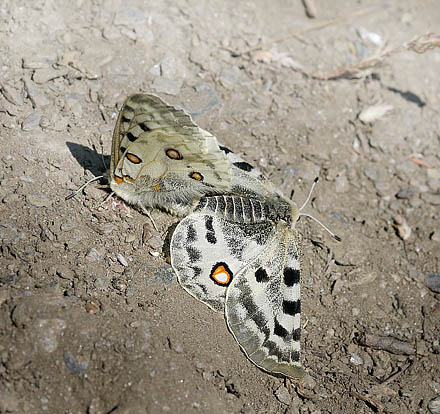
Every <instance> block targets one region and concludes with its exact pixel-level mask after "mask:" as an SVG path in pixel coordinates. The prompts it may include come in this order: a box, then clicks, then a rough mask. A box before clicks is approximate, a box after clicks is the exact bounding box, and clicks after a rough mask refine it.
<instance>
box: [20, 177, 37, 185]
mask: <svg viewBox="0 0 440 414" xmlns="http://www.w3.org/2000/svg"><path fill="white" fill-rule="evenodd" d="M20 181H23V182H24V183H34V182H35V181H34V179H33V178H31V177H28V176H27V175H22V176H20Z"/></svg>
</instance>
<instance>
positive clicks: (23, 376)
mask: <svg viewBox="0 0 440 414" xmlns="http://www.w3.org/2000/svg"><path fill="white" fill-rule="evenodd" d="M382 3H385V2H373V1H367V0H359V1H356V2H351V1H344V0H335V1H333V2H331V4H332V7H328V4H329V3H328V2H326V1H324V0H315V6H316V13H317V15H316V17H315V18H314V19H311V18H309V17H307V15H306V13H305V10H304V6H303V3H301V2H300V1H299V0H297V1H291V2H287V1H283V0H274V1H273V2H271V3H270V4H271V6H270V7H269V6H268V3H267V2H265V1H263V0H256V1H246V2H245V1H232V0H212V1H209V2H208V1H204V2H203V1H202V2H200V1H199V2H198V1H192V0H191V1H190V0H187V1H185V0H177V1H166V0H162V1H151V2H143V1H141V0H128V1H119V0H112V1H104V0H93V1H86V0H75V1H69V2H68V1H61V0H60V1H56V0H36V1H32V2H30V1H24V0H3V1H2V2H1V5H0V52H1V53H0V62H1V68H0V70H1V73H0V88H1V94H0V140H1V141H0V142H1V146H2V150H1V154H0V159H1V162H0V181H1V186H0V200H1V204H0V211H1V215H0V239H1V250H0V261H1V274H0V306H1V312H0V333H1V336H0V413H44V412H46V413H69V414H70V413H71V414H80V413H87V414H104V413H112V414H135V413H162V412H171V413H186V412H200V413H246V414H250V413H292V414H293V413H301V414H312V413H313V414H318V413H320V414H324V413H335V414H336V413H375V412H386V413H425V412H428V410H431V412H436V413H438V412H440V411H439V410H440V409H439V408H438V405H440V401H438V400H437V401H435V400H434V399H435V398H437V399H440V354H439V353H440V344H439V340H440V328H439V320H440V302H439V299H440V281H439V279H440V276H439V273H440V264H439V258H440V223H439V217H440V213H439V211H440V210H439V209H440V192H439V188H440V157H439V146H440V135H439V131H440V117H439V108H440V99H439V97H440V83H439V81H438V80H439V73H440V49H434V50H432V51H429V52H426V53H424V54H415V53H412V52H403V53H399V54H395V55H393V56H391V57H389V58H387V59H386V60H385V61H384V64H383V65H382V66H381V67H377V68H373V69H369V70H366V71H363V72H362V73H360V74H359V77H358V78H351V79H347V78H346V77H345V78H344V77H342V78H338V79H334V80H322V79H321V80H320V79H315V78H313V77H310V76H306V75H305V74H304V73H305V72H307V73H315V74H316V73H321V74H322V73H331V72H333V71H335V70H336V69H338V68H339V67H342V66H347V65H352V64H355V63H356V62H359V61H360V60H361V59H363V58H365V57H368V56H371V55H373V54H374V53H376V52H377V50H378V48H379V47H380V45H381V44H382V45H383V44H386V45H389V46H391V47H398V46H399V45H401V44H403V43H404V42H407V41H409V40H410V39H412V38H414V37H415V36H419V35H422V34H424V33H427V32H430V31H435V30H438V29H439V27H440V5H439V4H438V3H437V2H435V1H432V0H390V1H388V2H387V3H386V6H384V5H381V4H382ZM360 10H366V11H368V12H367V13H364V14H362V15H360V16H357V17H356V16H354V15H352V14H353V13H355V12H357V11H360ZM347 15H352V16H351V17H349V18H347V19H346V20H345V21H334V22H333V24H331V25H329V26H327V27H324V28H321V29H315V30H312V31H308V32H305V33H303V34H301V35H300V36H299V37H297V38H291V39H288V40H285V41H277V42H274V40H276V39H279V38H281V37H284V36H287V35H288V34H291V33H296V32H299V31H302V30H305V29H307V28H309V27H313V26H316V25H319V24H322V23H324V22H327V21H329V20H333V19H338V18H339V17H341V16H347ZM262 42H263V43H264V42H271V43H269V44H268V45H266V46H264V47H263V48H262V49H261V50H259V51H254V52H250V53H244V54H240V52H246V51H247V50H249V49H250V48H252V47H254V46H256V45H258V44H260V43H262ZM135 92H153V93H156V94H158V95H160V96H162V97H163V98H165V99H166V100H167V101H169V102H171V103H174V104H179V105H182V106H183V107H185V108H186V109H187V110H188V111H189V112H191V113H192V114H193V116H194V119H195V120H196V121H197V122H198V123H199V124H200V125H201V126H202V127H203V128H205V129H207V130H209V131H211V132H212V133H213V134H215V135H216V136H217V137H218V138H219V140H221V141H222V142H223V143H225V144H226V145H228V146H229V147H231V148H233V149H234V150H235V151H236V152H240V153H241V154H243V155H244V157H245V158H246V159H247V160H248V161H249V162H251V163H254V164H255V165H257V166H258V167H259V168H261V169H262V170H263V171H264V172H265V173H266V174H267V175H268V176H270V177H271V179H272V180H273V182H274V183H276V184H277V185H278V186H279V187H280V188H281V189H282V190H283V191H284V192H285V194H287V195H289V194H290V192H291V190H292V189H295V199H296V200H298V202H301V200H303V199H304V197H305V195H306V194H307V191H308V189H309V188H310V185H311V182H312V180H313V178H314V177H315V176H316V175H317V174H319V175H320V177H321V183H320V184H319V186H318V187H317V189H316V192H315V194H314V199H313V202H312V203H311V205H310V206H309V207H308V211H309V212H310V213H311V214H314V215H315V216H316V217H317V218H319V219H321V220H322V221H323V222H324V223H326V224H327V225H328V226H329V227H330V228H331V229H332V230H333V231H335V232H336V233H337V234H339V235H340V236H341V237H342V239H343V241H342V243H337V242H335V241H333V240H332V239H331V238H330V237H329V236H328V235H327V234H326V233H325V232H324V231H323V229H322V228H320V227H319V226H317V225H315V224H314V223H313V222H310V221H308V220H305V219H303V220H301V222H300V223H299V224H298V226H297V227H298V228H299V229H300V230H301V232H302V233H303V236H304V241H303V251H304V272H303V288H302V290H303V321H304V326H305V328H304V331H303V332H304V335H303V338H302V347H303V365H304V367H305V369H306V371H307V376H306V378H305V379H304V380H303V381H302V382H300V383H290V382H289V381H287V382H286V381H284V380H283V379H280V378H276V377H273V376H271V375H268V374H267V373H264V372H262V371H260V370H259V369H258V368H256V367H255V366H254V365H252V364H251V363H250V362H249V361H248V360H247V358H246V357H245V355H244V354H243V353H242V352H241V351H240V349H239V347H238V345H237V344H236V342H235V341H234V339H233V337H232V335H231V334H230V333H229V331H228V329H227V327H226V324H225V321H224V318H223V316H222V315H221V314H216V313H214V312H212V311H210V310H209V309H208V308H207V307H206V306H205V305H203V304H202V303H199V302H197V301H196V300H195V299H194V298H192V297H191V296H190V295H188V294H187V293H186V292H185V291H184V290H183V289H182V288H181V287H180V286H179V284H178V283H177V281H176V278H175V276H174V275H173V271H172V269H171V267H170V265H169V264H168V263H167V253H166V249H165V250H164V249H163V245H164V240H165V239H166V237H167V233H169V231H170V230H169V229H170V227H171V229H172V226H173V224H175V223H176V221H177V220H176V219H175V218H173V217H170V216H167V215H166V214H164V213H161V212H158V211H154V212H153V216H154V219H155V221H156V223H157V224H158V226H159V232H157V231H156V230H154V228H153V227H152V225H151V222H150V221H149V219H148V218H147V217H146V216H144V215H142V214H140V213H139V212H137V211H136V210H133V209H132V208H130V207H128V206H126V205H124V204H123V203H122V202H120V200H116V199H113V200H111V201H107V202H106V203H104V204H102V203H103V201H104V199H105V197H106V196H107V194H108V192H109V191H108V188H106V186H105V185H102V184H104V182H101V184H100V183H95V184H92V185H90V186H88V187H87V188H86V189H85V190H84V191H82V192H81V193H80V194H78V195H77V196H76V197H75V198H74V199H71V200H68V201H65V197H66V195H68V194H69V193H70V192H72V191H73V190H74V189H76V188H78V187H79V186H80V185H82V184H83V183H84V182H85V181H86V180H88V179H90V178H92V177H93V176H95V175H99V174H101V173H102V172H103V171H104V170H105V167H104V164H103V162H102V157H101V149H100V147H101V143H102V144H103V148H104V154H105V156H104V162H105V164H106V165H108V154H109V152H110V143H111V131H112V128H113V125H114V120H115V116H116V114H117V111H118V108H120V105H121V104H122V102H123V101H124V99H125V97H126V96H127V95H129V94H131V93H135ZM377 104H380V105H381V106H380V107H379V109H385V112H387V113H386V114H385V115H383V116H379V117H378V116H377V107H376V111H375V113H374V114H373V115H375V116H376V117H375V119H374V120H372V121H371V122H365V118H364V116H366V115H365V110H366V109H367V108H370V107H371V106H373V105H377ZM391 108H392V110H389V111H387V110H388V109H391ZM373 109H374V108H373ZM370 113H371V111H370ZM367 116H368V113H367ZM361 119H364V122H362V121H361ZM396 216H400V222H401V223H402V222H403V224H400V226H399V225H397V226H396V225H395V223H394V220H395V219H397V221H399V217H397V218H396ZM409 230H410V231H411V234H410V235H409V237H407V236H408V232H409ZM171 231H172V230H171ZM403 239H405V240H403ZM436 404H437V408H435V407H436ZM428 406H429V407H430V408H428ZM436 409H437V411H435V410H436Z"/></svg>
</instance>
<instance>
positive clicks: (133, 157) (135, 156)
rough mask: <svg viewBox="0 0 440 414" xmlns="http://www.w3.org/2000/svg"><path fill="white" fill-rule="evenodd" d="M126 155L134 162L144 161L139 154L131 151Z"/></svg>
mask: <svg viewBox="0 0 440 414" xmlns="http://www.w3.org/2000/svg"><path fill="white" fill-rule="evenodd" d="M125 157H126V158H127V159H128V160H130V161H131V162H132V163H133V164H140V163H141V162H142V160H141V159H140V158H139V157H138V156H137V155H134V154H132V153H131V152H128V153H127V155H126V156H125Z"/></svg>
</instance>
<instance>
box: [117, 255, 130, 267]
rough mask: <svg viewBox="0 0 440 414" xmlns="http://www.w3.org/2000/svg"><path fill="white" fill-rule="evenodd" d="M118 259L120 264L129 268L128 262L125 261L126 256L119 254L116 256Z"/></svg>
mask: <svg viewBox="0 0 440 414" xmlns="http://www.w3.org/2000/svg"><path fill="white" fill-rule="evenodd" d="M116 258H117V259H118V262H119V263H121V265H122V266H124V267H127V266H128V262H127V260H126V259H125V257H124V256H122V254H121V253H117V254H116Z"/></svg>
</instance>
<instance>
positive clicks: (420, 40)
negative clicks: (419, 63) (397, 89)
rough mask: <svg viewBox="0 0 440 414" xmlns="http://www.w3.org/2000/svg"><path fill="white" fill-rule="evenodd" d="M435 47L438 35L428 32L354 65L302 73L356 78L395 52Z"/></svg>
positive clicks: (316, 76)
mask: <svg viewBox="0 0 440 414" xmlns="http://www.w3.org/2000/svg"><path fill="white" fill-rule="evenodd" d="M436 47H440V35H437V34H435V33H428V34H425V35H421V36H419V37H416V38H415V39H413V40H411V41H409V42H406V43H404V44H403V45H401V46H398V47H396V48H393V49H388V50H379V51H377V52H376V53H375V54H374V55H372V56H370V57H368V58H366V59H363V60H361V61H360V62H358V63H356V64H354V65H351V66H343V67H341V68H339V69H337V70H335V71H334V72H330V73H307V72H303V73H304V74H305V75H307V76H309V77H311V78H314V79H322V80H332V79H340V78H356V77H359V76H360V75H361V74H362V72H364V71H366V70H368V69H372V68H375V67H377V66H379V65H380V64H382V63H383V62H384V60H385V59H386V58H389V57H390V56H393V55H395V54H397V53H400V52H404V51H408V50H410V51H412V52H416V53H419V54H421V53H425V52H427V51H428V50H430V49H434V48H436Z"/></svg>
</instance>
